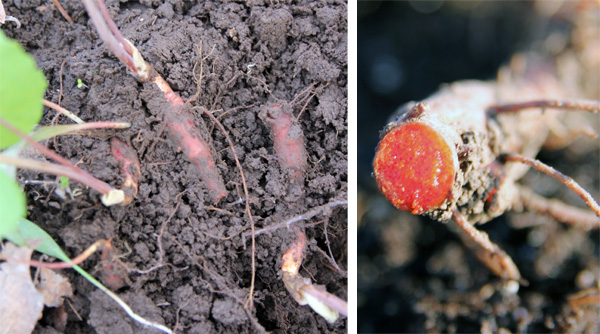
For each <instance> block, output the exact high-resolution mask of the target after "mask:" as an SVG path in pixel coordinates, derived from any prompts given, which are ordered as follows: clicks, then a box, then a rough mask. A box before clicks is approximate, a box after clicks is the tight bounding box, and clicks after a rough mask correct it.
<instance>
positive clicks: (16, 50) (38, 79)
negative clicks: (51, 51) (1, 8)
mask: <svg viewBox="0 0 600 334" xmlns="http://www.w3.org/2000/svg"><path fill="white" fill-rule="evenodd" d="M0 59H1V60H2V61H0V117H2V118H4V119H5V120H6V121H8V122H9V123H11V124H12V125H14V126H15V127H17V128H18V129H19V130H21V131H23V132H25V133H28V132H30V131H31V130H33V128H34V127H35V125H36V124H37V123H38V122H39V121H40V119H41V118H42V111H43V108H44V106H43V104H42V99H43V98H44V91H45V90H46V85H47V84H46V78H45V77H44V73H42V72H41V71H40V70H38V69H37V67H36V64H35V60H34V59H33V57H31V56H30V55H28V54H27V53H26V52H25V50H23V48H22V47H21V45H19V43H17V42H16V41H13V40H11V39H9V38H8V37H6V36H5V35H4V32H2V31H1V30H0ZM18 141H19V137H17V135H15V134H14V133H12V132H10V131H8V129H6V128H4V127H3V126H0V149H4V148H7V147H9V146H11V145H13V144H15V143H16V142H18Z"/></svg>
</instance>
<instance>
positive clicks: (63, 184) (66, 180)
mask: <svg viewBox="0 0 600 334" xmlns="http://www.w3.org/2000/svg"><path fill="white" fill-rule="evenodd" d="M59 180H60V187H61V188H63V189H64V188H66V187H68V186H69V178H68V177H66V176H61V177H60V178H59Z"/></svg>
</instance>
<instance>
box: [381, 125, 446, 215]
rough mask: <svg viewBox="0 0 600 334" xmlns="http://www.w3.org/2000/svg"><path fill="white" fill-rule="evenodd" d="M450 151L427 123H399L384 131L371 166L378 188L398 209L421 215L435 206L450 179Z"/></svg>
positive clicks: (442, 199) (440, 199)
mask: <svg viewBox="0 0 600 334" xmlns="http://www.w3.org/2000/svg"><path fill="white" fill-rule="evenodd" d="M452 154H453V153H452V151H451V149H450V147H449V146H448V144H447V143H446V141H445V140H444V139H443V138H442V137H441V136H440V135H439V134H438V133H437V132H436V131H435V130H433V129H432V128H431V127H430V126H428V125H426V124H424V123H420V122H410V123H403V124H400V125H398V126H396V127H395V128H392V129H391V130H390V131H388V132H387V133H386V134H385V136H384V137H383V139H382V140H381V142H379V147H378V148H377V153H376V154H375V161H374V162H373V167H374V170H375V178H376V179H377V183H378V184H379V189H381V192H382V193H383V194H384V195H385V197H387V199H388V200H389V201H390V202H391V203H392V204H393V205H394V206H395V207H397V208H398V209H400V210H405V211H410V212H412V213H413V214H421V213H423V212H426V211H429V210H431V209H435V208H437V207H439V206H440V205H441V204H442V203H443V202H444V200H446V198H448V196H449V194H450V190H451V189H452V184H453V182H454V173H455V171H454V162H453V156H452Z"/></svg>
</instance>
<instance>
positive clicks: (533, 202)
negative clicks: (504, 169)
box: [519, 186, 600, 230]
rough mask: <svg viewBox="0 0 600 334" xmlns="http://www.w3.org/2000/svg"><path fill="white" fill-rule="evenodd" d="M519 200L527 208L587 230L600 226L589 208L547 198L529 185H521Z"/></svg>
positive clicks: (599, 221)
mask: <svg viewBox="0 0 600 334" xmlns="http://www.w3.org/2000/svg"><path fill="white" fill-rule="evenodd" d="M519 200H520V203H521V204H522V205H523V207H524V208H525V209H527V210H531V211H536V212H539V213H543V214H547V215H550V216H552V217H553V218H554V219H556V220H558V221H560V222H563V223H567V224H572V225H576V226H578V227H580V228H583V229H585V230H590V229H593V228H600V219H599V218H598V217H597V216H596V215H594V214H593V213H592V212H590V211H589V210H586V209H581V208H578V207H575V206H572V205H568V204H566V203H564V202H563V201H560V200H557V199H551V198H545V197H543V196H540V195H538V194H536V193H535V192H533V191H532V190H531V189H529V188H527V187H523V186H520V187H519Z"/></svg>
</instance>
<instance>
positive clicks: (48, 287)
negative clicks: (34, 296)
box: [36, 268, 73, 307]
mask: <svg viewBox="0 0 600 334" xmlns="http://www.w3.org/2000/svg"><path fill="white" fill-rule="evenodd" d="M36 286H37V289H38V290H39V292H40V293H41V294H42V295H43V296H44V305H46V306H48V307H57V306H60V305H62V304H63V299H64V297H71V296H73V289H72V288H71V283H69V281H68V280H67V279H66V278H64V277H63V276H61V275H60V274H58V273H56V272H55V271H54V270H52V269H47V268H41V269H40V280H39V282H38V283H37V284H36Z"/></svg>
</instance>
